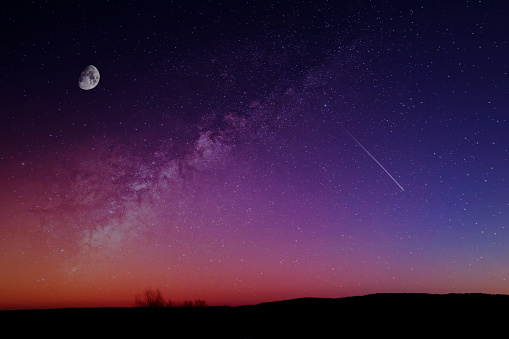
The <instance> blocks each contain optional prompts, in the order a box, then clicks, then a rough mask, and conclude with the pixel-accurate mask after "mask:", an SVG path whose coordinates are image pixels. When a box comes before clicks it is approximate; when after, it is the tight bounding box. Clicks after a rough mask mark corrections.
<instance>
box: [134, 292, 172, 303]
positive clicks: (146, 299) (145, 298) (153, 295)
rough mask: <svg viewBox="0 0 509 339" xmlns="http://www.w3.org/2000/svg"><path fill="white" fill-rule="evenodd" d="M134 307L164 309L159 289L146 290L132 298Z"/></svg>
mask: <svg viewBox="0 0 509 339" xmlns="http://www.w3.org/2000/svg"><path fill="white" fill-rule="evenodd" d="M134 306H135V307H164V306H165V303H164V298H163V294H162V293H161V291H160V290H159V289H155V290H153V289H151V288H147V289H146V290H145V292H144V293H143V294H141V295H140V294H137V295H136V296H135V297H134Z"/></svg>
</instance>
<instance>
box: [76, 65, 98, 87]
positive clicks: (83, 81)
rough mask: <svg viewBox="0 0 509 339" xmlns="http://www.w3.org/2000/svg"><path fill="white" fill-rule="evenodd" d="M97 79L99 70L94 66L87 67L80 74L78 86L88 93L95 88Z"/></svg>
mask: <svg viewBox="0 0 509 339" xmlns="http://www.w3.org/2000/svg"><path fill="white" fill-rule="evenodd" d="M99 78H100V75H99V70H98V69H97V68H96V67H95V66H94V65H88V66H87V67H85V69H84V70H83V72H81V75H80V80H79V82H78V85H79V86H80V88H81V89H83V90H85V91H88V90H91V89H92V88H94V87H95V86H97V84H98V83H99Z"/></svg>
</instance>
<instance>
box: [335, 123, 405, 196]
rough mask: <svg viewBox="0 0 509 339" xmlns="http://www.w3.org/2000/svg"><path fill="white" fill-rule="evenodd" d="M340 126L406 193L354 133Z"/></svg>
mask: <svg viewBox="0 0 509 339" xmlns="http://www.w3.org/2000/svg"><path fill="white" fill-rule="evenodd" d="M340 126H341V127H342V128H343V129H344V130H345V132H346V133H348V135H349V136H350V137H352V139H353V140H355V142H356V143H357V145H359V146H361V147H362V149H363V150H364V151H365V152H366V153H368V155H369V156H370V157H371V159H373V160H375V162H376V163H377V164H378V166H380V167H381V168H382V169H383V170H384V171H385V173H387V175H388V176H389V177H390V178H391V179H392V181H394V182H395V183H396V185H398V187H399V188H401V190H402V191H403V192H404V191H405V189H404V188H403V186H401V185H400V184H399V183H398V182H397V181H396V179H394V177H393V176H392V175H391V174H390V173H389V172H387V170H386V169H385V167H383V166H382V164H381V163H380V162H379V161H378V160H376V159H375V157H374V156H373V155H372V154H371V153H369V151H368V150H367V149H366V147H364V146H362V144H361V143H360V142H359V140H357V139H355V137H354V136H353V135H352V133H350V132H348V130H347V129H346V128H345V127H344V126H343V125H341V124H340Z"/></svg>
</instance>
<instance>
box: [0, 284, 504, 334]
mask: <svg viewBox="0 0 509 339" xmlns="http://www.w3.org/2000/svg"><path fill="white" fill-rule="evenodd" d="M507 306H509V295H500V294H498V295H492V294H482V293H468V294H460V293H451V294H426V293H378V294H368V295H364V296H354V297H344V298H296V299H288V300H281V301H273V302H264V303H260V304H257V305H245V306H236V307H229V306H210V307H199V308H180V307H175V308H95V309H94V308H92V309H52V310H22V311H0V324H2V331H3V333H6V334H7V335H6V336H5V337H6V338H8V337H19V336H27V335H41V334H62V335H68V334H70V333H75V334H80V335H94V336H100V337H105V336H112V335H113V336H115V337H120V336H123V335H127V336H143V337H147V336H152V335H154V336H156V335H157V336H160V335H161V334H160V332H161V331H162V333H163V334H168V337H175V338H204V337H205V338H207V337H214V338H324V337H326V338H336V337H337V338H339V337H348V336H351V335H352V333H354V334H355V335H356V336H357V335H360V336H365V335H369V336H371V335H377V336H378V335H380V334H391V335H403V336H413V335H419V336H422V335H430V336H431V335H433V336H440V337H441V336H451V335H454V336H457V335H469V336H477V335H479V336H482V337H490V333H493V335H495V334H496V333H498V331H500V330H502V329H505V328H506V324H507V315H506V309H507ZM63 325H65V326H64V327H63ZM69 329H72V330H69ZM69 331H71V332H69ZM165 331H166V332H165ZM345 331H346V332H345ZM352 331H354V332H352ZM347 333H349V334H347ZM3 337H4V336H3Z"/></svg>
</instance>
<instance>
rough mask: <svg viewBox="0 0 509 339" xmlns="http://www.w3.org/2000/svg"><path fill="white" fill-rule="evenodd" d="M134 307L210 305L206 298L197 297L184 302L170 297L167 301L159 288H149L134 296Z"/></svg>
mask: <svg viewBox="0 0 509 339" xmlns="http://www.w3.org/2000/svg"><path fill="white" fill-rule="evenodd" d="M133 305H134V307H206V306H208V305H207V303H206V302H205V300H202V299H196V300H195V301H194V304H193V301H192V300H185V301H184V302H183V303H182V304H179V303H175V302H173V301H171V300H170V299H168V302H166V303H165V301H164V297H163V294H162V293H161V291H160V290H159V289H158V288H157V289H155V290H154V289H152V288H147V289H146V290H145V292H143V293H142V294H136V295H135V296H134V304H133Z"/></svg>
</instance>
